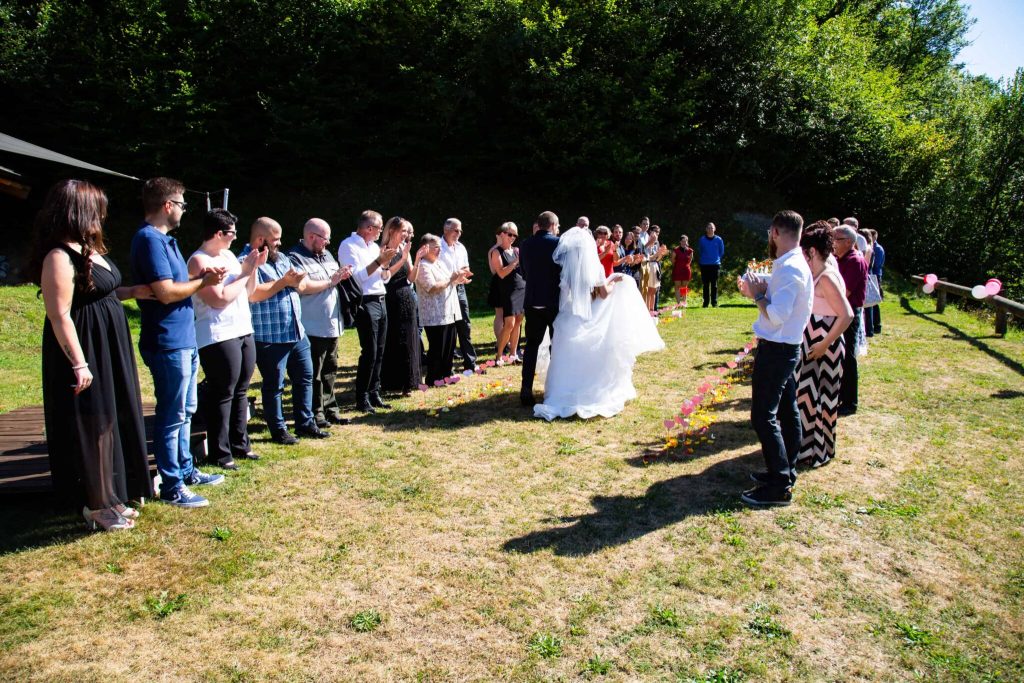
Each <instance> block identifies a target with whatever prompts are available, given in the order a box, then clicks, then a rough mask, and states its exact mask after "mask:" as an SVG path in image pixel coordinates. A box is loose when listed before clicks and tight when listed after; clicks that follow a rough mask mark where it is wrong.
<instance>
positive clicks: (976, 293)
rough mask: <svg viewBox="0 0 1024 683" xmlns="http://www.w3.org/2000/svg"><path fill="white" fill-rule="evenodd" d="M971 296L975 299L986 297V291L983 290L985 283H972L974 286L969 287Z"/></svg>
mask: <svg viewBox="0 0 1024 683" xmlns="http://www.w3.org/2000/svg"><path fill="white" fill-rule="evenodd" d="M971 296H973V297H974V298H975V299H984V298H985V297H987V296H988V292H987V291H985V285H974V287H973V288H971Z"/></svg>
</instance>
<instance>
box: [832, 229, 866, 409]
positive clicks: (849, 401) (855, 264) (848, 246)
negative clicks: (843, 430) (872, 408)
mask: <svg viewBox="0 0 1024 683" xmlns="http://www.w3.org/2000/svg"><path fill="white" fill-rule="evenodd" d="M856 240H857V233H856V231H855V230H854V229H853V228H852V227H851V226H850V225H848V224H843V225H840V226H839V227H838V228H836V230H835V236H834V237H833V247H832V249H833V253H834V254H835V257H836V262H837V264H838V265H839V273H840V274H841V275H842V276H843V283H844V284H845V285H846V299H847V301H849V302H850V307H851V308H852V309H853V322H851V323H850V325H849V327H847V328H846V331H844V332H843V340H844V342H845V344H846V354H845V355H844V356H843V383H842V386H841V387H840V390H839V417H845V416H847V415H853V414H854V413H856V412H857V353H856V344H857V331H858V330H859V329H860V325H861V310H862V309H863V306H864V294H865V292H866V291H867V282H868V264H867V263H865V262H864V259H863V257H862V256H861V255H860V252H859V251H857V249H855V248H854V246H855V245H856Z"/></svg>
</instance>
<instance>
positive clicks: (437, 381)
mask: <svg viewBox="0 0 1024 683" xmlns="http://www.w3.org/2000/svg"><path fill="white" fill-rule="evenodd" d="M434 386H435V387H443V386H444V380H443V379H435V380H434Z"/></svg>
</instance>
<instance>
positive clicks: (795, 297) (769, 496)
mask: <svg viewBox="0 0 1024 683" xmlns="http://www.w3.org/2000/svg"><path fill="white" fill-rule="evenodd" d="M803 226H804V219H803V218H802V217H801V216H800V214H798V213H796V212H795V211H780V212H779V213H777V214H775V218H773V219H772V227H771V230H770V233H769V238H768V239H769V250H770V252H771V253H772V254H781V255H780V256H778V257H777V258H776V259H775V261H774V262H773V264H772V274H771V277H770V278H768V279H760V278H750V277H747V276H744V277H741V278H740V279H739V282H738V285H739V290H740V293H741V294H743V295H745V296H748V297H750V298H751V299H753V300H754V303H756V304H757V308H758V311H759V315H758V318H757V322H755V323H754V334H756V335H757V339H758V342H757V355H756V356H755V358H754V375H753V387H752V395H751V404H750V422H751V424H752V425H753V427H754V431H756V432H757V438H758V440H759V441H760V442H761V452H762V454H763V455H764V462H765V467H766V469H767V471H766V472H763V473H756V474H755V475H754V479H755V480H756V481H757V482H758V483H759V486H757V487H755V488H753V489H750V490H749V491H745V492H744V493H743V496H742V497H741V498H740V500H742V501H743V502H744V503H745V504H747V505H750V506H752V507H768V506H776V505H789V503H790V501H791V500H792V488H793V484H795V483H796V457H797V455H798V454H799V450H800V440H801V438H802V435H801V431H802V428H801V424H800V412H799V410H798V409H797V405H796V379H795V377H794V375H793V372H794V370H796V366H797V363H799V362H800V343H801V341H802V340H803V335H804V328H805V327H807V322H808V320H810V317H811V306H812V305H813V303H814V278H813V277H812V276H811V269H810V266H808V265H807V261H806V259H804V255H803V252H802V251H801V250H800V235H801V233H802V231H803Z"/></svg>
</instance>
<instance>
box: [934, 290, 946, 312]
mask: <svg viewBox="0 0 1024 683" xmlns="http://www.w3.org/2000/svg"><path fill="white" fill-rule="evenodd" d="M944 310H946V290H944V289H940V290H939V291H937V292H935V312H936V313H942V312H943V311H944Z"/></svg>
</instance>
